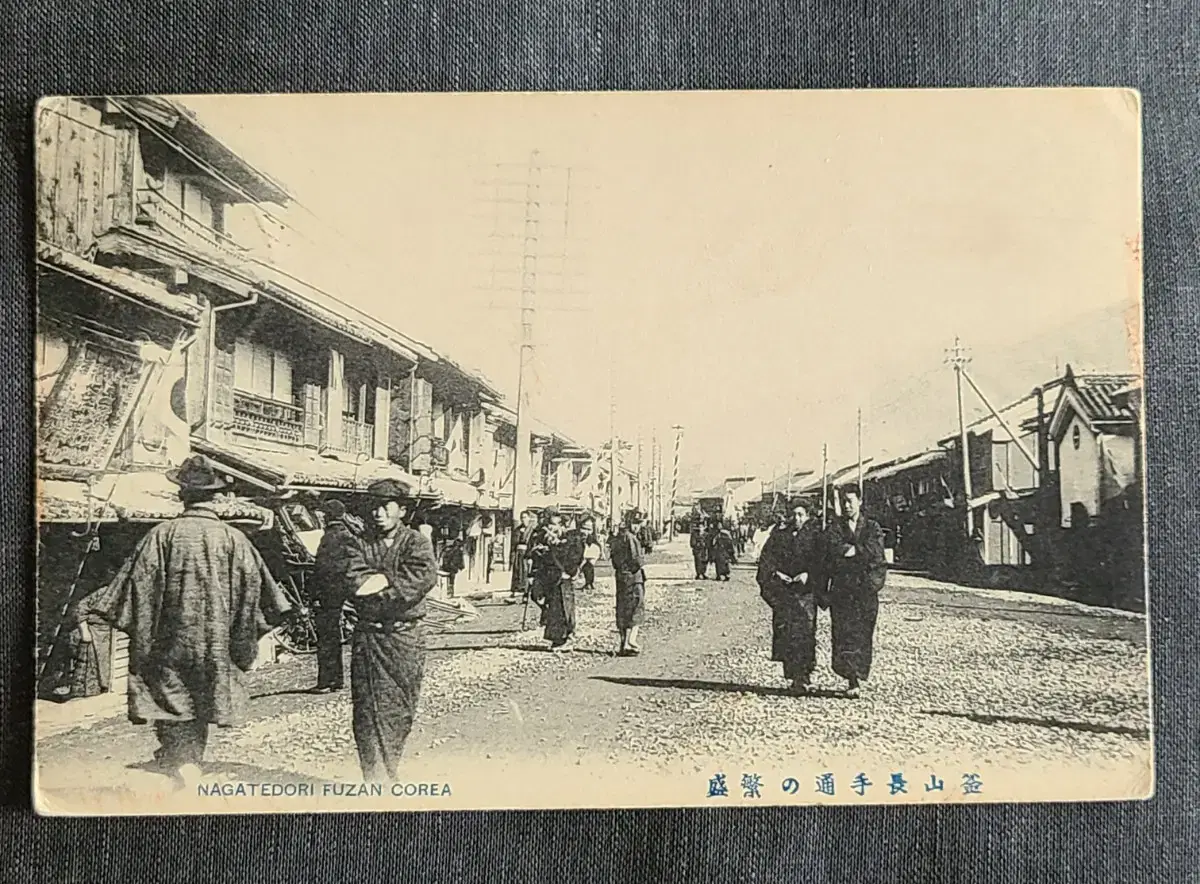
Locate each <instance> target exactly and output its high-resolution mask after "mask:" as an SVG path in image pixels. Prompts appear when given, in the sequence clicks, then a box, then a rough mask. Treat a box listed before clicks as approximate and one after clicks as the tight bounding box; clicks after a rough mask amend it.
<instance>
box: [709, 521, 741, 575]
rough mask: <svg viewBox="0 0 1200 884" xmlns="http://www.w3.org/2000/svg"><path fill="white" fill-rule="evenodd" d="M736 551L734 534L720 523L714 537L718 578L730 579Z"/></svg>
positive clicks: (714, 553)
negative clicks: (730, 568) (730, 567)
mask: <svg viewBox="0 0 1200 884" xmlns="http://www.w3.org/2000/svg"><path fill="white" fill-rule="evenodd" d="M735 553H736V550H735V548H734V545H733V535H731V534H730V533H729V529H728V528H726V527H725V526H724V525H720V524H718V526H717V528H716V530H715V531H714V532H713V539H712V560H713V565H714V567H715V568H716V571H717V579H718V580H724V581H726V582H728V581H729V577H730V571H729V566H730V564H731V563H732V562H733V560H734V558H735Z"/></svg>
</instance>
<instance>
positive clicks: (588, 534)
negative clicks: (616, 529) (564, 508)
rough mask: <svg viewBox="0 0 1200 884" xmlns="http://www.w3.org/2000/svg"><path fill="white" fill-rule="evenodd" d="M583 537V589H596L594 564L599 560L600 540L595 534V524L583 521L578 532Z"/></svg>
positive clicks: (588, 520)
mask: <svg viewBox="0 0 1200 884" xmlns="http://www.w3.org/2000/svg"><path fill="white" fill-rule="evenodd" d="M580 534H581V535H582V537H583V581H584V582H583V588H584V589H585V590H586V589H595V588H596V562H597V560H599V558H600V553H601V550H600V538H599V537H598V536H597V534H596V522H595V520H593V519H584V520H583V528H582V530H581V531H580Z"/></svg>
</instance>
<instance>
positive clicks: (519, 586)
mask: <svg viewBox="0 0 1200 884" xmlns="http://www.w3.org/2000/svg"><path fill="white" fill-rule="evenodd" d="M537 528H538V525H537V516H535V515H534V513H533V511H532V510H526V511H525V512H523V513H521V523H520V524H519V525H518V526H517V529H516V530H515V531H514V532H513V553H512V593H513V596H514V597H517V596H519V597H520V598H521V600H522V601H524V600H525V598H527V597H528V595H529V590H530V582H531V579H532V574H531V567H532V564H533V559H532V553H531V550H532V549H533V535H534V532H535V531H537Z"/></svg>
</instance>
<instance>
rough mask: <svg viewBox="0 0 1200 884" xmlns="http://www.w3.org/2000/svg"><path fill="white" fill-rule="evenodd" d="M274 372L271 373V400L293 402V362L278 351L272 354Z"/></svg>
mask: <svg viewBox="0 0 1200 884" xmlns="http://www.w3.org/2000/svg"><path fill="white" fill-rule="evenodd" d="M271 356H272V361H273V362H274V366H273V368H274V370H273V371H272V373H271V398H272V399H274V400H275V401H276V402H287V403H291V402H293V401H294V400H293V398H292V362H291V360H290V359H288V356H287V354H286V353H280V352H279V351H278V350H276V351H274V352H273V353H272V354H271Z"/></svg>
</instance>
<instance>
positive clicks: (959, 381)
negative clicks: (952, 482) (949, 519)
mask: <svg viewBox="0 0 1200 884" xmlns="http://www.w3.org/2000/svg"><path fill="white" fill-rule="evenodd" d="M946 361H947V362H948V363H949V364H950V365H952V366H953V367H954V381H955V386H956V388H957V392H958V448H959V454H960V455H961V460H962V483H963V507H964V509H965V510H966V511H967V518H966V527H967V538H968V539H971V538H973V537H974V536H975V513H974V512H973V511H972V510H971V452H970V450H969V446H968V444H967V423H966V417H965V415H964V413H963V372H964V371H965V369H966V366H967V363H969V362H970V361H971V359H970V357H968V356H967V355H966V351H965V350H964V349H963V346H962V342H961V341H959V339H958V338H957V337H956V338H955V339H954V349H953V350H951V351H949V355H948V356H947V357H946Z"/></svg>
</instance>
